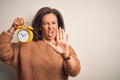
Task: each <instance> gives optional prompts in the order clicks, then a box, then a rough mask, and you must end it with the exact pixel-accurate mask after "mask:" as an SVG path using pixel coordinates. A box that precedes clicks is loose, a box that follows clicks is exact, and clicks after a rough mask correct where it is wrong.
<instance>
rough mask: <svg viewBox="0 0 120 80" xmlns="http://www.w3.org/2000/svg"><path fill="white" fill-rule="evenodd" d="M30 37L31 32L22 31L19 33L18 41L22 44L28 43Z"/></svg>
mask: <svg viewBox="0 0 120 80" xmlns="http://www.w3.org/2000/svg"><path fill="white" fill-rule="evenodd" d="M29 37H30V35H29V32H28V31H27V30H20V31H19V32H18V39H19V40H20V41H21V42H26V41H27V40H28V39H29Z"/></svg>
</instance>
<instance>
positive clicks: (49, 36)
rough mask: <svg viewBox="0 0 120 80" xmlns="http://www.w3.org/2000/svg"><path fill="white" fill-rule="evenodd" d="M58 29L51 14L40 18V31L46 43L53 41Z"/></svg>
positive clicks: (55, 20)
mask: <svg viewBox="0 0 120 80" xmlns="http://www.w3.org/2000/svg"><path fill="white" fill-rule="evenodd" d="M57 29H58V21H57V17H56V15H54V14H53V13H49V14H46V15H45V16H43V18H42V24H41V30H42V36H43V39H45V40H47V41H55V37H56V32H57Z"/></svg>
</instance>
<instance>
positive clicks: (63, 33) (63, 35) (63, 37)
mask: <svg viewBox="0 0 120 80" xmlns="http://www.w3.org/2000/svg"><path fill="white" fill-rule="evenodd" d="M64 39H65V32H64V29H62V40H64Z"/></svg>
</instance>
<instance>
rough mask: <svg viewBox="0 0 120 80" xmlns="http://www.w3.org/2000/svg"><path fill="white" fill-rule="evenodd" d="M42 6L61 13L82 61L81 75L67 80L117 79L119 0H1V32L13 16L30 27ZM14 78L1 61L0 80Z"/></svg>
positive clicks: (119, 69) (119, 62) (119, 65)
mask: <svg viewBox="0 0 120 80" xmlns="http://www.w3.org/2000/svg"><path fill="white" fill-rule="evenodd" d="M44 6H49V7H52V8H56V9H58V10H59V11H60V12H61V13H62V15H63V17H64V20H65V25H66V30H67V33H68V34H69V41H70V44H71V45H72V46H73V48H74V49H75V50H76V52H77V55H78V57H79V59H80V61H81V66H82V68H81V73H80V74H79V75H78V76H77V77H75V78H70V80H120V0H0V33H1V32H2V31H3V30H7V29H8V28H9V27H10V26H11V24H12V22H13V20H14V19H15V18H16V17H23V18H26V19H27V20H28V21H29V24H28V25H30V23H31V21H32V19H33V16H34V15H35V13H36V12H37V11H38V10H39V9H40V8H42V7H44ZM13 41H17V40H16V35H14V39H13ZM14 76H15V72H14V69H13V68H12V67H10V66H7V65H5V64H3V63H1V62H0V80H14V79H15V77H14Z"/></svg>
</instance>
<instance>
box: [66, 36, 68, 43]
mask: <svg viewBox="0 0 120 80" xmlns="http://www.w3.org/2000/svg"><path fill="white" fill-rule="evenodd" d="M66 42H67V43H68V34H66Z"/></svg>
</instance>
